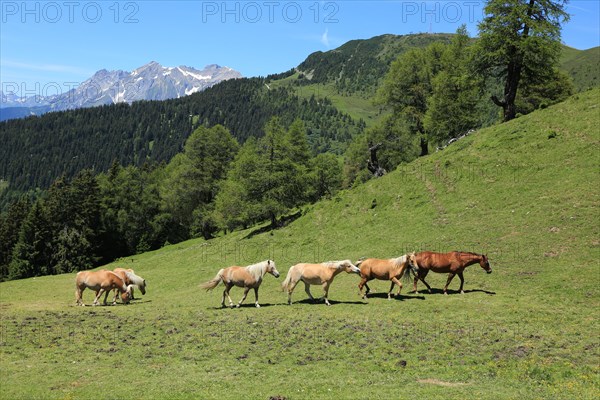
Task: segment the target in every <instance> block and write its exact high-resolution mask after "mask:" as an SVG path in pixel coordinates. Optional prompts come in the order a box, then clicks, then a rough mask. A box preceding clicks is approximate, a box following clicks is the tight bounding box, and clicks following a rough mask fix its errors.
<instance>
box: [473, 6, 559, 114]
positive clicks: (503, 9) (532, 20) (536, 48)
mask: <svg viewBox="0 0 600 400" xmlns="http://www.w3.org/2000/svg"><path fill="white" fill-rule="evenodd" d="M566 4H567V0H489V1H488V3H487V5H486V7H485V9H484V12H485V14H486V16H485V18H484V19H483V21H481V23H480V24H479V38H480V40H479V42H478V47H479V48H478V55H477V58H476V60H475V66H476V70H477V71H478V72H479V73H481V74H482V75H483V76H486V77H495V78H499V79H500V80H501V81H502V82H503V83H504V93H503V95H502V96H501V97H498V96H496V95H493V96H492V101H493V102H494V103H495V104H496V105H498V106H500V107H502V109H503V113H504V121H509V120H511V119H513V118H515V116H516V114H517V108H516V105H515V104H516V103H515V101H516V99H517V90H518V88H519V83H520V82H521V80H522V79H528V80H529V79H531V80H535V81H536V82H539V81H544V80H545V79H551V78H552V75H554V68H555V67H556V66H557V64H558V61H559V57H560V31H561V23H563V22H565V21H568V19H569V14H567V12H566V11H565V8H566Z"/></svg>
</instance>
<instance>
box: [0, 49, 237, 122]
mask: <svg viewBox="0 0 600 400" xmlns="http://www.w3.org/2000/svg"><path fill="white" fill-rule="evenodd" d="M241 77H242V74H241V73H240V72H238V71H236V70H234V69H232V68H230V67H222V66H220V65H218V64H209V65H207V66H206V67H204V69H202V70H198V69H195V68H193V67H188V66H184V65H180V66H178V67H164V66H162V65H161V64H159V63H158V62H156V61H150V62H149V63H147V64H144V65H142V66H140V67H138V68H135V69H134V70H132V71H131V72H129V71H124V70H112V71H109V70H107V69H104V68H103V69H100V70H98V71H96V72H95V73H94V74H93V75H92V76H91V77H90V78H88V79H86V80H85V81H83V82H82V83H81V84H80V85H79V86H77V87H76V88H73V89H71V90H69V91H67V92H65V93H60V94H56V95H52V96H46V97H44V96H40V95H35V96H29V97H19V96H18V95H16V94H15V93H14V92H11V93H8V94H7V93H0V95H1V102H0V108H1V109H2V114H3V115H2V116H0V120H5V119H11V118H13V115H19V114H24V115H22V116H27V115H32V114H33V115H40V114H43V113H46V112H50V111H64V110H72V109H77V108H86V107H95V106H101V105H107V104H116V103H123V102H124V103H132V102H134V101H140V100H168V99H173V98H180V97H183V96H188V95H190V94H192V93H196V92H200V91H202V90H204V89H206V88H209V87H211V86H214V85H216V84H217V83H220V82H222V81H225V80H228V79H237V78H241ZM12 108H23V110H21V112H19V111H18V110H11V109H12ZM15 113H16V114H15Z"/></svg>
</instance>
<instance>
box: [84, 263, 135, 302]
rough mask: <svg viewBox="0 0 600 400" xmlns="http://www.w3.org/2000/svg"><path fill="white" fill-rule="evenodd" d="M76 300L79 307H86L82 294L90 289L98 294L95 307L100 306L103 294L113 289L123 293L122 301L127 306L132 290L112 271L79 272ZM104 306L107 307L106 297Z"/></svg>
mask: <svg viewBox="0 0 600 400" xmlns="http://www.w3.org/2000/svg"><path fill="white" fill-rule="evenodd" d="M75 287H76V290H75V299H76V301H77V305H81V306H85V304H84V303H83V299H82V293H83V291H84V290H85V288H89V289H91V290H93V291H95V292H96V298H95V299H94V303H93V305H98V299H99V298H100V296H102V293H104V292H106V293H107V294H108V292H110V291H111V290H112V289H117V290H118V291H119V292H120V293H121V301H122V302H123V303H125V304H127V303H129V300H130V290H129V288H128V287H127V285H126V284H125V281H124V280H123V279H122V278H121V277H120V276H119V275H117V274H115V273H114V272H112V271H106V270H100V271H79V272H78V273H77V276H76V277H75ZM114 304H116V298H115V299H114V300H113V305H114ZM104 305H106V296H105V297H104Z"/></svg>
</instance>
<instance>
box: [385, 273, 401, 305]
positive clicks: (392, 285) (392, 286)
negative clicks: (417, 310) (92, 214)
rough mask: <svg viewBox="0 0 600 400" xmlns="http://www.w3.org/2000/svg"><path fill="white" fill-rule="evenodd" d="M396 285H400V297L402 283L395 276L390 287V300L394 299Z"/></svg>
mask: <svg viewBox="0 0 600 400" xmlns="http://www.w3.org/2000/svg"><path fill="white" fill-rule="evenodd" d="M394 285H398V294H397V296H400V291H401V290H402V282H400V281H399V280H398V278H396V277H395V276H393V277H392V284H391V285H390V291H389V292H388V300H390V299H391V298H392V291H393V290H394Z"/></svg>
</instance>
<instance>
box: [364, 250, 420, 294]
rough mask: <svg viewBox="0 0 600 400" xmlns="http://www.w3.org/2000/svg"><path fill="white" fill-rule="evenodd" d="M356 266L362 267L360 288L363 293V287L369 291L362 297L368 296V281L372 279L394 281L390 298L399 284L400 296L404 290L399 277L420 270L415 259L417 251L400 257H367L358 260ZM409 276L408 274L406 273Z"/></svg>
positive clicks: (415, 273)
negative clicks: (410, 271) (395, 286)
mask: <svg viewBox="0 0 600 400" xmlns="http://www.w3.org/2000/svg"><path fill="white" fill-rule="evenodd" d="M356 266H357V267H359V268H360V277H361V280H360V283H359V284H358V290H359V292H360V294H361V295H362V290H363V287H366V288H367V291H366V292H365V294H364V295H362V298H363V299H364V298H366V297H367V295H368V294H369V292H370V291H371V289H369V285H367V282H368V281H370V280H372V279H380V280H382V281H392V283H391V285H390V291H389V292H388V300H389V299H391V298H392V291H393V290H394V285H398V294H397V295H398V296H399V295H400V291H401V290H402V282H400V280H399V278H402V277H403V276H405V274H406V273H407V272H408V271H409V270H412V271H413V274H414V275H415V276H416V275H417V273H418V272H419V270H418V267H417V263H416V261H415V253H410V254H405V255H403V256H400V257H398V258H389V259H384V260H382V259H379V258H367V259H366V260H362V261H358V262H357V263H356ZM406 276H408V275H406Z"/></svg>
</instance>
